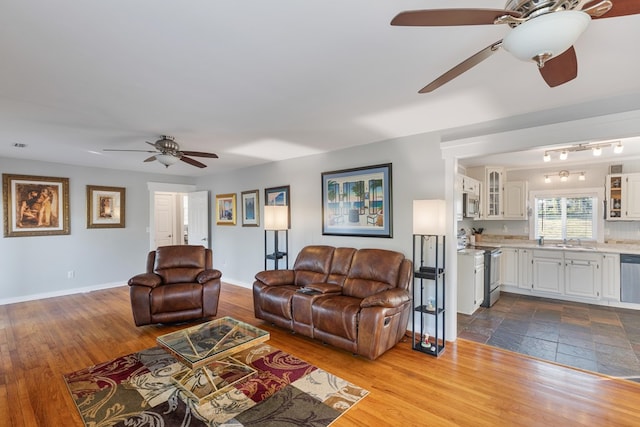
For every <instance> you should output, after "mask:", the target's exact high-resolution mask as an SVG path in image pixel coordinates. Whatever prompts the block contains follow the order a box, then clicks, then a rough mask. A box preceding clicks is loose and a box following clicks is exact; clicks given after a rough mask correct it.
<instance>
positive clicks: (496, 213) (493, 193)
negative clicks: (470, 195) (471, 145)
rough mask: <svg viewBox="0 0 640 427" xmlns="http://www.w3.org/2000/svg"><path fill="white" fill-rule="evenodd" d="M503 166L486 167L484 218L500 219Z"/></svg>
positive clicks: (501, 213)
mask: <svg viewBox="0 0 640 427" xmlns="http://www.w3.org/2000/svg"><path fill="white" fill-rule="evenodd" d="M503 177H504V168H502V167H486V168H485V178H484V209H483V212H484V219H502V215H503V212H502V211H503V209H504V207H503V206H502V204H503V200H502V199H503V195H504V188H503V187H504V183H503V179H504V178H503Z"/></svg>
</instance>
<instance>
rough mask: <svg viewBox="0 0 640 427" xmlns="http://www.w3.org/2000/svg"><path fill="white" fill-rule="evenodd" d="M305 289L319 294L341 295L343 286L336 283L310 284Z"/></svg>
mask: <svg viewBox="0 0 640 427" xmlns="http://www.w3.org/2000/svg"><path fill="white" fill-rule="evenodd" d="M305 289H309V290H311V291H314V292H316V293H319V294H341V293H342V286H340V285H338V284H336V283H310V284H308V285H306V286H305Z"/></svg>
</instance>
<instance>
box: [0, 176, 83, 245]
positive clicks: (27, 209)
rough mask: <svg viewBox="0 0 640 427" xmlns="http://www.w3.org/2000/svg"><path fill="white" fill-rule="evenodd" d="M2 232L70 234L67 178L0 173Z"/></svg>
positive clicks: (8, 235) (20, 234)
mask: <svg viewBox="0 0 640 427" xmlns="http://www.w3.org/2000/svg"><path fill="white" fill-rule="evenodd" d="M2 194H3V208H4V236H5V237H21V236H51V235H58V234H69V233H70V227H69V178H52V177H46V176H30V175H10V174H2Z"/></svg>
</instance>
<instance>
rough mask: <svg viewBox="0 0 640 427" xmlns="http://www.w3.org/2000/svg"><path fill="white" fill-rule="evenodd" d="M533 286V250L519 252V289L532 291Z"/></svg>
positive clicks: (520, 250)
mask: <svg viewBox="0 0 640 427" xmlns="http://www.w3.org/2000/svg"><path fill="white" fill-rule="evenodd" d="M532 286H533V250H531V249H519V250H518V287H519V288H522V289H531V287H532Z"/></svg>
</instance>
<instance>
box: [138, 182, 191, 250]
mask: <svg viewBox="0 0 640 427" xmlns="http://www.w3.org/2000/svg"><path fill="white" fill-rule="evenodd" d="M147 189H148V190H149V227H147V233H148V234H149V250H150V251H152V250H154V249H155V245H154V243H155V239H154V232H153V230H155V229H156V219H155V216H156V213H155V208H154V203H155V202H154V199H155V193H156V192H163V193H191V192H193V191H196V186H195V185H191V184H169V183H163V182H147Z"/></svg>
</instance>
